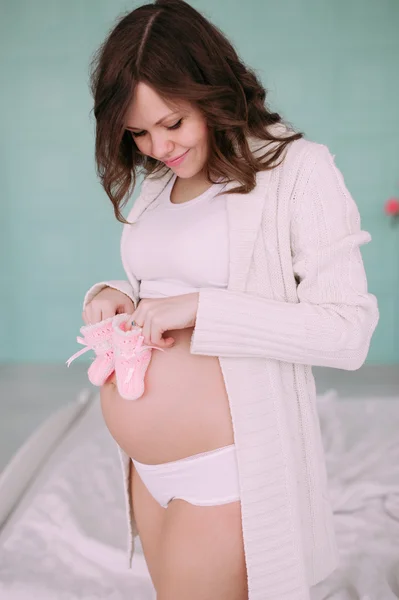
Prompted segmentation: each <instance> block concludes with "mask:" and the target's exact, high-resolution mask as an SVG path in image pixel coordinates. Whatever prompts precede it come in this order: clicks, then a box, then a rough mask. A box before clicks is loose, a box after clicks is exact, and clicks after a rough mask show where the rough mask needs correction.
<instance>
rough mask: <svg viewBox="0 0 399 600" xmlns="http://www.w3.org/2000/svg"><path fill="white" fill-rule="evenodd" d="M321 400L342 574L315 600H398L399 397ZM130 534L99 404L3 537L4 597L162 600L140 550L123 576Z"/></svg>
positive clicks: (48, 463)
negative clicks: (152, 582) (126, 545)
mask: <svg viewBox="0 0 399 600" xmlns="http://www.w3.org/2000/svg"><path fill="white" fill-rule="evenodd" d="M318 401H319V411H320V418H321V425H322V432H323V440H324V446H325V450H326V459H327V465H328V471H329V476H330V482H331V485H330V490H331V498H332V502H333V507H334V513H335V524H336V530H337V534H338V541H339V547H340V552H341V567H340V568H339V569H338V570H337V571H336V572H335V573H334V574H333V575H332V576H331V577H329V578H328V579H327V580H326V581H325V582H322V583H320V584H319V585H318V586H316V587H315V588H314V589H313V590H312V600H327V599H328V600H355V599H358V600H391V599H398V598H399V436H398V425H399V398H396V399H395V398H391V399H378V398H370V399H364V400H357V399H356V400H349V399H345V398H337V396H336V394H335V392H334V391H333V390H332V391H331V392H328V393H327V394H325V395H323V396H320V397H319V398H318ZM43 448H44V446H43ZM21 452H22V450H21ZM83 454H84V455H85V457H86V460H85V461H82V459H81V457H82V455H83ZM16 476H18V478H19V479H20V478H21V470H20V469H19V472H18V474H16ZM26 476H28V474H26ZM0 504H1V502H0ZM0 508H1V506H0ZM125 530H126V525H125V516H124V507H123V493H122V484H121V477H120V467H119V461H118V456H117V450H116V446H115V444H114V441H113V440H112V438H111V437H110V435H109V433H108V431H107V429H106V428H105V425H104V423H103V420H102V415H101V410H100V406H99V401H98V397H97V396H96V397H95V399H94V400H93V401H92V403H91V405H90V406H89V408H88V410H86V411H84V412H82V414H81V416H80V418H78V419H77V420H75V421H73V422H72V423H69V424H68V427H67V430H66V432H65V434H64V435H63V437H62V438H61V439H60V442H59V443H58V445H56V447H55V449H53V450H52V452H51V455H50V457H48V456H47V459H46V460H44V461H43V464H42V468H41V470H40V471H39V472H38V474H37V475H36V477H35V480H34V483H33V485H31V486H30V487H29V488H28V489H27V490H26V491H25V493H24V494H23V497H22V499H21V500H20V502H19V503H18V505H17V508H16V510H15V511H14V513H13V514H12V516H11V517H10V518H9V519H8V520H7V521H6V524H5V525H4V526H3V528H2V530H1V533H0V599H1V600H35V599H36V598H37V599H38V600H39V599H40V600H64V599H65V600H78V599H79V600H80V599H84V600H91V599H93V600H94V599H96V600H99V599H107V600H108V599H109V600H125V599H126V600H127V599H129V600H130V599H132V598H134V599H135V600H150V599H151V600H155V592H154V590H153V587H152V584H151V581H150V578H149V575H148V570H147V567H146V564H145V561H144V558H143V554H142V551H141V546H140V544H139V542H137V543H136V554H135V558H134V561H133V570H132V571H128V570H127V568H126V557H125ZM276 600H277V599H276Z"/></svg>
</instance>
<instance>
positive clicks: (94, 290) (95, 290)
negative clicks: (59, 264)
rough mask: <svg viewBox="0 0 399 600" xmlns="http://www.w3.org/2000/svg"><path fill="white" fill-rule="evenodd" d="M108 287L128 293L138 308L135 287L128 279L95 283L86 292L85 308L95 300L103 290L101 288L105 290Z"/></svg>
mask: <svg viewBox="0 0 399 600" xmlns="http://www.w3.org/2000/svg"><path fill="white" fill-rule="evenodd" d="M106 287H110V288H113V289H114V290H118V291H119V292H122V293H123V294H126V296H128V297H129V298H130V300H131V301H132V302H133V304H134V306H135V308H136V301H135V298H134V293H133V288H132V286H131V284H130V283H129V282H128V281H124V280H121V281H117V280H115V281H101V282H100V283H95V284H94V285H93V286H92V287H91V288H90V289H89V290H88V292H86V295H85V297H84V300H83V310H85V308H86V306H87V305H88V304H89V302H91V301H92V300H93V298H94V296H97V294H99V293H100V292H101V290H103V289H104V288H106Z"/></svg>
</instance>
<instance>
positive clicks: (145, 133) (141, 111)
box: [126, 82, 208, 179]
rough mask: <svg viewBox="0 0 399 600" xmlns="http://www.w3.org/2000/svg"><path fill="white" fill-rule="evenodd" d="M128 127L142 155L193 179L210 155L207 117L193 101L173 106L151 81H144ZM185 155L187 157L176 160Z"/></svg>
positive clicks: (128, 114)
mask: <svg viewBox="0 0 399 600" xmlns="http://www.w3.org/2000/svg"><path fill="white" fill-rule="evenodd" d="M126 129H128V130H129V131H130V133H131V135H132V136H133V139H134V142H135V144H136V146H137V148H138V149H139V150H140V152H141V153H142V154H146V155H147V156H151V157H152V158H155V159H156V160H159V161H162V162H163V163H165V164H166V165H167V166H168V167H169V168H170V169H172V170H173V171H174V172H175V173H176V174H177V176H178V177H182V178H184V179H189V178H190V177H194V176H195V175H198V174H199V173H200V172H201V171H202V170H203V168H204V165H205V163H206V160H207V156H208V129H207V125H206V121H205V117H204V116H203V115H202V113H201V112H200V111H199V110H198V109H197V108H196V107H193V106H192V105H191V104H189V103H188V102H185V101H181V102H179V105H178V109H177V110H176V108H175V107H173V108H171V107H170V106H168V105H167V104H165V102H164V101H163V100H162V98H161V97H160V96H159V95H158V94H157V93H156V92H155V91H154V90H153V89H152V88H151V87H149V86H148V85H147V84H145V83H142V82H140V83H139V84H138V85H137V87H136V90H135V94H134V97H133V99H132V102H131V104H130V106H129V108H128V110H127V113H126ZM182 155H184V158H183V160H181V161H177V162H175V163H174V162H169V161H173V159H176V158H178V157H180V156H182Z"/></svg>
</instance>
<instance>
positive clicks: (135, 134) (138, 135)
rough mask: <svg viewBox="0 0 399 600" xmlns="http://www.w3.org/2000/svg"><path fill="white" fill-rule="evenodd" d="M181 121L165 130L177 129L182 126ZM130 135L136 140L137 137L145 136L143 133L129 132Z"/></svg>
mask: <svg viewBox="0 0 399 600" xmlns="http://www.w3.org/2000/svg"><path fill="white" fill-rule="evenodd" d="M182 122H183V119H180V120H179V121H177V123H175V124H174V125H171V127H167V129H179V127H180V125H181V124H182ZM130 133H131V134H132V136H133V137H135V138H137V137H141V136H143V135H145V133H146V132H145V131H131V132H130Z"/></svg>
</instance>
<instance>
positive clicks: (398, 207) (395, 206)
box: [385, 198, 399, 216]
mask: <svg viewBox="0 0 399 600" xmlns="http://www.w3.org/2000/svg"><path fill="white" fill-rule="evenodd" d="M385 212H386V214H387V215H390V216H397V215H399V199H398V198H390V199H389V200H387V201H386V202H385Z"/></svg>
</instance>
